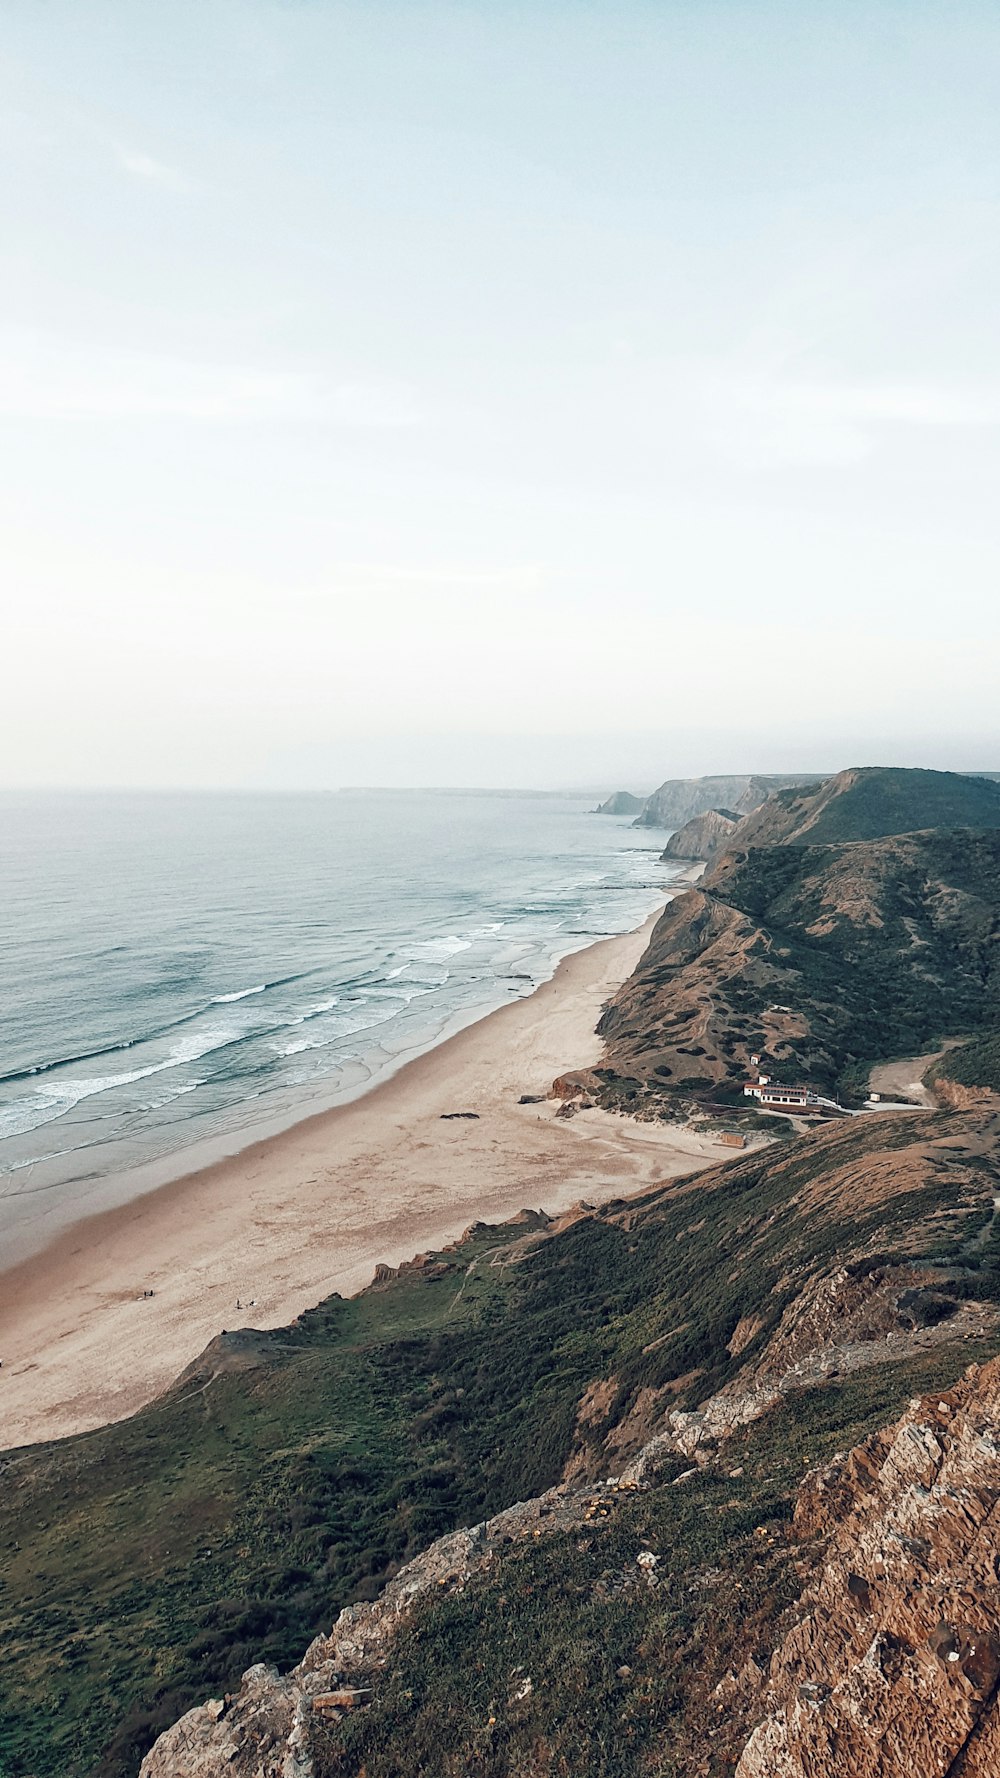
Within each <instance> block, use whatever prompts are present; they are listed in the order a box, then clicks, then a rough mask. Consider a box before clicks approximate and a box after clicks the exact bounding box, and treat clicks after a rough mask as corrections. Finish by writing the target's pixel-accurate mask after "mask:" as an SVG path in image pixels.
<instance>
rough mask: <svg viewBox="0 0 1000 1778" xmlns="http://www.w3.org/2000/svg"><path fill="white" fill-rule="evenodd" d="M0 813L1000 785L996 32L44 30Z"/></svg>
mask: <svg viewBox="0 0 1000 1778" xmlns="http://www.w3.org/2000/svg"><path fill="white" fill-rule="evenodd" d="M0 152H2V156H3V161H4V177H3V179H2V180H0V189H2V198H0V577H2V578H0V585H2V588H3V594H2V597H3V625H2V630H0V635H2V637H3V657H2V658H3V667H4V672H3V696H2V698H0V783H2V784H4V785H7V786H13V787H28V788H35V787H45V786H60V787H65V786H80V787H105V786H107V787H115V786H122V787H124V786H128V787H135V786H149V787H155V788H170V787H175V786H176V787H202V788H206V789H207V788H215V787H239V788H264V789H282V788H308V789H314V788H336V787H337V786H340V785H345V784H414V785H420V784H462V785H513V784H517V785H525V786H532V787H552V786H557V785H558V786H563V785H584V784H586V785H588V786H596V787H605V788H608V789H610V788H614V787H616V786H618V785H626V786H629V787H631V788H638V789H649V788H651V787H652V786H653V785H654V784H655V783H656V782H658V781H659V780H660V779H662V778H664V777H667V776H675V775H682V774H687V773H692V772H700V771H735V770H744V769H746V770H751V769H752V770H771V771H779V770H782V769H789V770H798V769H801V770H809V769H818V770H833V769H837V768H839V767H841V766H844V765H849V764H860V763H886V762H896V763H902V764H914V765H916V764H920V765H945V766H951V767H957V768H959V769H961V768H975V767H977V766H979V767H982V768H992V769H998V770H1000V718H998V714H997V711H998V703H1000V700H998V696H997V692H998V678H1000V615H998V614H1000V597H998V589H1000V538H998V512H1000V500H998V484H1000V475H998V472H1000V329H998V327H997V314H998V306H1000V227H998V222H1000V191H998V186H1000V12H998V11H997V9H996V7H995V6H993V5H985V4H983V5H981V4H977V3H974V0H967V3H965V4H962V3H958V4H956V3H955V0H948V3H947V4H944V3H941V4H927V3H925V0H901V3H899V4H894V3H893V4H890V3H886V0H865V3H864V4H853V3H852V0H835V3H833V4H826V3H825V0H810V4H809V5H807V6H803V5H802V4H801V0H789V3H788V4H784V3H782V4H777V3H775V0H745V3H741V0H688V3H681V0H650V3H638V0H615V3H614V4H608V3H604V0H532V3H531V4H530V5H529V4H524V5H520V4H516V3H514V0H511V3H508V0H479V3H477V0H455V3H454V4H448V5H443V4H427V3H425V0H405V3H403V4H399V5H395V4H384V3H383V0H360V3H353V0H348V3H343V4H342V3H338V0H143V3H142V4H139V5H137V4H135V0H119V3H117V4H108V3H102V0H88V3H87V5H86V6H82V5H81V4H80V3H79V0H46V4H45V5H44V6H40V5H39V4H38V0H6V3H5V5H4V7H3V11H2V18H0Z"/></svg>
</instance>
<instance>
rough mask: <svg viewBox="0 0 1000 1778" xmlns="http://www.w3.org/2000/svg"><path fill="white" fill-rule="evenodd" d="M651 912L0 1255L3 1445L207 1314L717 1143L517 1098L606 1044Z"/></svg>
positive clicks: (210, 1331)
mask: <svg viewBox="0 0 1000 1778" xmlns="http://www.w3.org/2000/svg"><path fill="white" fill-rule="evenodd" d="M689 880H690V878H689ZM683 886H684V885H682V884H681V883H679V882H678V884H677V887H678V888H681V887H683ZM660 911H661V910H660V909H658V910H657V911H656V913H654V914H652V915H650V917H649V918H648V919H647V920H646V921H645V922H644V924H643V925H642V926H641V927H640V928H638V929H637V930H636V931H633V932H631V933H627V934H624V935H622V936H619V937H614V938H608V939H601V940H599V941H597V942H596V943H594V944H592V945H589V946H587V947H585V948H584V949H582V950H580V951H575V952H572V953H571V954H570V955H569V956H567V957H565V958H564V959H563V961H562V962H561V963H560V964H559V965H558V967H557V969H556V971H555V974H554V975H553V976H552V977H551V979H550V980H549V981H547V982H544V983H542V984H541V986H540V987H539V988H537V989H536V990H535V992H534V993H533V994H531V995H528V996H526V997H524V998H523V999H518V1000H516V1001H513V1002H511V1003H509V1004H507V1005H505V1006H502V1007H500V1008H498V1009H497V1010H495V1011H493V1012H490V1013H487V1014H486V1015H485V1016H484V1017H481V1018H479V1019H478V1020H477V1021H476V1022H475V1023H472V1024H469V1025H467V1026H465V1028H464V1029H462V1030H460V1031H459V1032H458V1033H457V1034H454V1035H452V1036H450V1037H448V1038H446V1039H445V1040H444V1041H443V1042H439V1043H438V1044H437V1045H435V1046H434V1047H433V1048H431V1049H429V1050H427V1051H425V1052H424V1053H423V1054H421V1055H419V1056H417V1057H416V1058H414V1059H413V1060H410V1061H408V1062H406V1063H404V1064H403V1066H402V1067H401V1068H399V1069H398V1070H397V1071H396V1072H395V1073H394V1074H393V1075H391V1076H390V1077H389V1078H388V1079H386V1080H383V1081H381V1082H380V1083H379V1084H377V1085H376V1086H374V1087H373V1088H372V1089H371V1090H370V1091H369V1092H367V1093H365V1094H364V1095H363V1096H362V1097H360V1098H356V1099H354V1100H352V1101H350V1102H349V1103H346V1104H341V1105H337V1106H334V1107H333V1108H331V1109H327V1110H323V1111H320V1112H317V1113H314V1114H313V1115H311V1116H310V1117H307V1118H305V1119H301V1120H299V1121H298V1122H296V1123H294V1124H293V1125H291V1126H290V1127H289V1128H288V1129H286V1130H283V1131H282V1132H281V1133H280V1134H276V1135H272V1136H268V1137H265V1138H263V1139H262V1140H259V1141H256V1142H253V1143H251V1144H250V1145H249V1146H248V1147H246V1148H243V1149H241V1150H240V1151H239V1153H238V1154H236V1155H233V1156H230V1157H228V1158H226V1159H223V1160H220V1161H216V1162H214V1163H213V1164H211V1165H209V1166H206V1167H203V1168H201V1169H199V1170H198V1171H196V1172H192V1173H187V1174H185V1175H183V1176H182V1177H180V1178H177V1179H173V1180H171V1181H170V1182H169V1183H166V1184H163V1185H160V1186H158V1187H156V1188H155V1189H152V1190H149V1191H146V1192H145V1193H143V1194H142V1195H141V1196H138V1197H134V1198H132V1199H131V1200H130V1201H129V1202H128V1203H125V1204H119V1205H117V1206H115V1207H114V1208H111V1209H108V1210H104V1211H101V1212H98V1213H96V1214H93V1215H90V1216H86V1217H84V1218H83V1219H82V1220H80V1221H78V1222H76V1223H74V1224H72V1225H71V1226H70V1227H69V1228H67V1229H65V1230H64V1231H63V1232H62V1233H61V1234H59V1235H58V1236H57V1237H56V1238H55V1240H54V1241H53V1242H51V1243H50V1244H49V1245H48V1246H47V1247H45V1248H44V1249H43V1250H42V1251H41V1252H40V1253H37V1254H35V1255H33V1256H31V1257H29V1258H27V1259H24V1260H22V1261H20V1262H19V1263H17V1264H15V1265H14V1266H13V1267H11V1268H10V1269H9V1270H7V1271H5V1272H4V1273H3V1274H2V1277H3V1290H2V1297H0V1360H2V1369H0V1447H2V1448H8V1449H9V1448H11V1447H12V1446H16V1445H19V1444H29V1443H36V1442H39V1441H42V1440H46V1439H51V1438H59V1437H64V1436H67V1435H69V1434H71V1433H74V1432H79V1431H84V1430H87V1429H90V1428H93V1427H96V1426H99V1425H103V1424H106V1423H107V1422H109V1421H112V1420H120V1419H123V1418H126V1417H127V1416H128V1415H129V1414H131V1413H134V1412H135V1411H136V1410H137V1409H138V1408H139V1407H141V1406H143V1405H144V1404H145V1403H146V1402H148V1401H150V1400H151V1399H152V1398H153V1397H155V1396H156V1395H158V1394H160V1393H161V1392H162V1391H163V1389H165V1388H166V1387H168V1386H169V1385H170V1384H171V1383H172V1382H173V1381H174V1380H175V1378H176V1377H177V1376H178V1374H179V1373H180V1371H181V1370H183V1368H184V1366H185V1365H186V1364H188V1363H190V1362H191V1360H192V1359H193V1358H195V1357H197V1355H198V1353H199V1352H201V1351H202V1350H203V1349H204V1347H205V1345H206V1344H207V1343H208V1341H209V1340H210V1339H211V1338H212V1337H213V1336H214V1335H216V1334H217V1333H219V1332H220V1331H221V1330H222V1328H224V1327H229V1328H232V1327H234V1326H241V1325H253V1326H258V1327H265V1328H270V1327H278V1326H282V1325H284V1324H285V1323H287V1322H288V1321H290V1320H291V1319H293V1318H294V1316H295V1315H296V1314H299V1313H301V1312H302V1311H303V1310H305V1309H307V1308H309V1307H312V1306H313V1305H314V1304H315V1303H316V1302H318V1301H320V1300H321V1299H322V1298H323V1297H325V1296H329V1295H331V1294H332V1293H333V1292H334V1291H337V1292H339V1293H340V1294H341V1295H349V1294H352V1293H353V1292H355V1291H357V1290H358V1289H361V1288H363V1286H364V1285H366V1284H367V1283H368V1282H370V1280H371V1277H372V1275H373V1272H374V1269H375V1266H376V1264H379V1263H383V1264H388V1265H398V1264H399V1263H400V1262H401V1261H403V1260H406V1259H410V1258H412V1257H413V1256H414V1254H415V1253H417V1252H419V1251H421V1250H426V1249H428V1248H437V1247H440V1246H443V1245H444V1244H445V1243H446V1242H448V1241H451V1240H454V1239H455V1238H457V1236H459V1235H460V1234H461V1233H462V1232H463V1230H464V1229H465V1228H466V1227H467V1226H468V1225H469V1223H471V1222H473V1221H476V1220H480V1219H481V1220H486V1221H503V1220H506V1219H507V1218H509V1217H511V1216H513V1215H516V1213H517V1212H518V1211H519V1210H520V1209H522V1208H524V1207H525V1206H527V1207H531V1208H539V1207H543V1208H545V1209H546V1210H547V1211H548V1212H549V1213H550V1214H558V1213H559V1212H560V1211H561V1210H565V1209H567V1208H569V1207H570V1205H571V1204H573V1203H575V1202H577V1201H578V1200H579V1199H580V1198H586V1199H589V1200H592V1201H595V1200H599V1199H601V1198H602V1197H603V1198H608V1197H616V1196H623V1195H627V1194H628V1193H629V1192H637V1191H640V1190H642V1189H644V1188H645V1187H647V1186H648V1185H650V1184H652V1183H655V1181H657V1180H659V1179H665V1178H670V1177H676V1176H680V1175H682V1174H685V1173H690V1172H692V1171H695V1170H697V1169H698V1168H699V1167H705V1166H708V1165H710V1164H712V1163H713V1162H715V1161H718V1160H721V1159H722V1158H724V1156H723V1153H722V1152H721V1151H720V1149H719V1147H718V1146H717V1145H715V1144H714V1143H712V1142H711V1141H710V1140H708V1139H705V1138H701V1137H693V1136H685V1134H684V1133H683V1132H677V1131H673V1132H671V1133H670V1134H669V1135H668V1134H667V1133H666V1132H657V1133H655V1135H654V1134H652V1133H651V1131H650V1128H649V1127H648V1126H637V1127H636V1128H635V1129H630V1127H629V1126H628V1125H627V1124H626V1123H625V1122H624V1120H622V1119H620V1118H614V1117H611V1116H607V1115H606V1114H602V1113H585V1114H583V1115H581V1116H580V1117H578V1118H576V1119H573V1120H572V1121H570V1122H567V1121H566V1120H562V1119H558V1120H557V1119H556V1118H555V1115H554V1113H555V1106H554V1105H553V1104H552V1103H551V1102H548V1103H545V1104H536V1105H526V1106H522V1105H519V1104H518V1103H517V1101H518V1098H519V1096H520V1094H521V1093H546V1092H547V1091H548V1089H549V1087H550V1085H551V1082H552V1079H553V1078H554V1077H555V1075H556V1074H558V1073H560V1072H561V1071H563V1070H565V1069H567V1068H574V1067H586V1066H588V1065H592V1064H593V1063H595V1062H597V1061H598V1060H599V1059H600V1055H601V1050H602V1045H601V1042H600V1040H599V1039H598V1038H597V1036H596V1034H595V1030H594V1027H595V1025H596V1023H597V1019H598V1018H599V1016H600V1012H601V1009H602V1007H603V1005H604V1004H605V1003H606V1001H607V1000H608V999H609V998H610V997H611V995H612V994H613V993H614V992H615V991H616V989H617V988H618V987H619V986H620V984H621V982H622V981H624V980H625V978H626V977H627V976H628V975H629V974H630V973H631V971H632V969H633V968H634V967H635V965H636V963H637V962H638V960H639V957H640V956H641V954H642V952H643V951H644V949H645V947H646V944H647V942H648V937H649V933H650V931H651V930H652V926H653V925H654V923H655V921H656V919H658V917H659V913H660ZM455 1111H472V1112H475V1113H476V1117H475V1118H474V1119H472V1118H469V1119H450V1118H449V1117H448V1115H447V1114H448V1113H449V1112H455ZM144 1290H145V1291H152V1293H153V1294H152V1295H151V1296H145V1297H144V1296H143V1291H144ZM237 1302H239V1303H240V1304H241V1305H242V1307H241V1309H240V1310H237V1309H236V1303H237Z"/></svg>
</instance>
